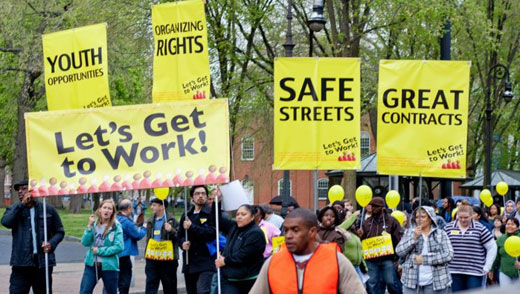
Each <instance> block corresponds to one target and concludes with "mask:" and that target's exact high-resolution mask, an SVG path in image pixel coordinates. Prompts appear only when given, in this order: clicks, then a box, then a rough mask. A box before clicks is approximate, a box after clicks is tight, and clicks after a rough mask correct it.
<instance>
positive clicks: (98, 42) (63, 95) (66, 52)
mask: <svg viewBox="0 0 520 294" xmlns="http://www.w3.org/2000/svg"><path fill="white" fill-rule="evenodd" d="M42 40H43V53H44V70H45V87H46V89H45V90H46V94H47V106H48V109H49V110H61V109H74V108H91V107H103V106H110V105H111V102H110V94H109V88H108V63H107V45H106V44H107V42H106V24H97V25H92V26H87V27H81V28H75V29H71V30H66V31H60V32H56V33H51V34H46V35H43V37H42Z"/></svg>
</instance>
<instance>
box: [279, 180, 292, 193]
mask: <svg viewBox="0 0 520 294" xmlns="http://www.w3.org/2000/svg"><path fill="white" fill-rule="evenodd" d="M282 189H283V178H281V179H279V180H278V195H282ZM289 196H292V181H291V180H289Z"/></svg>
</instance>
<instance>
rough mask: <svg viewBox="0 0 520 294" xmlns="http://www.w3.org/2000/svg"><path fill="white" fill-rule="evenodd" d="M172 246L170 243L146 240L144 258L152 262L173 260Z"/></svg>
mask: <svg viewBox="0 0 520 294" xmlns="http://www.w3.org/2000/svg"><path fill="white" fill-rule="evenodd" d="M173 257H174V253H173V244H172V241H169V240H168V241H156V240H154V239H149V240H148V245H146V251H145V254H144V258H146V259H152V260H173Z"/></svg>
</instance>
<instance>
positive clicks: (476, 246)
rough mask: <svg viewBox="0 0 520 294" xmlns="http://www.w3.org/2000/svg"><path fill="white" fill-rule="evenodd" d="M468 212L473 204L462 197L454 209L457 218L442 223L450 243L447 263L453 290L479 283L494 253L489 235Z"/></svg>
mask: <svg viewBox="0 0 520 294" xmlns="http://www.w3.org/2000/svg"><path fill="white" fill-rule="evenodd" d="M472 215H473V208H472V207H471V205H470V204H469V202H468V201H466V200H464V201H462V203H461V205H460V206H459V208H458V210H457V219H456V220H454V221H452V222H450V223H448V224H447V225H446V226H445V227H444V231H446V234H448V238H449V239H450V241H451V245H452V247H453V259H452V260H451V262H450V265H449V268H450V272H451V275H452V279H453V283H452V290H453V292H459V291H464V290H469V289H476V288H480V287H482V285H483V284H485V278H486V277H487V274H488V272H489V271H490V270H491V266H492V265H493V262H494V261H495V256H496V254H497V244H496V243H495V240H494V238H493V235H492V234H491V232H490V231H489V230H488V229H486V227H484V226H483V225H482V224H481V223H479V222H478V221H475V220H474V219H472ZM469 261H471V262H469Z"/></svg>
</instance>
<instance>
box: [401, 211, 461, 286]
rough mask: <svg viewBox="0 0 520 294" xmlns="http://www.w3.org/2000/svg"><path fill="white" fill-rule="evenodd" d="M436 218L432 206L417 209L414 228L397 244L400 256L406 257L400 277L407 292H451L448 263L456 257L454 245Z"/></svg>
mask: <svg viewBox="0 0 520 294" xmlns="http://www.w3.org/2000/svg"><path fill="white" fill-rule="evenodd" d="M435 219H436V215H435V212H434V210H433V208H432V207H430V206H422V207H420V208H418V209H416V210H415V212H414V215H413V218H412V221H411V227H410V228H409V229H407V230H406V231H405V233H404V236H403V237H402V239H401V241H400V242H399V244H398V245H397V247H396V253H397V255H399V257H400V259H401V260H403V259H404V262H403V264H402V268H403V274H402V276H401V282H402V283H403V293H404V294H407V293H424V294H429V293H435V294H440V293H449V290H450V286H451V282H452V280H451V275H450V271H449V269H448V263H449V262H450V261H451V259H452V258H453V248H452V246H451V243H450V240H449V238H448V236H447V234H446V232H444V230H442V229H439V228H438V227H437V223H436V221H435ZM417 288H419V291H417Z"/></svg>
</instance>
